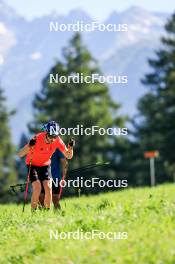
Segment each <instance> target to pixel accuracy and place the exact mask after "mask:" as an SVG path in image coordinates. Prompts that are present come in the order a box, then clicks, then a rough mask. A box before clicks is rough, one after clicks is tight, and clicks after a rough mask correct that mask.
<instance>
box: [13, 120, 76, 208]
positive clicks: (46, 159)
mask: <svg viewBox="0 0 175 264" xmlns="http://www.w3.org/2000/svg"><path fill="white" fill-rule="evenodd" d="M74 144H75V141H74V140H71V142H69V143H68V147H66V145H65V144H64V142H63V141H62V139H61V138H60V137H59V125H58V124H57V123H56V122H55V121H50V122H48V123H47V124H45V125H44V131H43V132H41V133H38V134H37V135H35V136H34V137H33V138H32V139H31V140H30V141H29V143H28V144H26V145H25V146H24V147H23V148H22V149H21V150H20V151H19V153H18V156H19V157H21V158H22V157H24V156H26V165H27V168H28V173H29V177H30V181H31V183H32V198H31V209H32V211H34V210H36V209H37V207H38V202H39V196H40V193H41V187H42V186H41V183H42V185H43V187H44V191H45V198H44V207H45V208H46V209H50V205H51V200H52V180H51V169H50V164H51V157H52V155H53V153H54V152H55V150H56V149H59V150H60V151H61V152H62V153H63V154H64V156H65V157H66V158H67V159H72V157H73V146H74Z"/></svg>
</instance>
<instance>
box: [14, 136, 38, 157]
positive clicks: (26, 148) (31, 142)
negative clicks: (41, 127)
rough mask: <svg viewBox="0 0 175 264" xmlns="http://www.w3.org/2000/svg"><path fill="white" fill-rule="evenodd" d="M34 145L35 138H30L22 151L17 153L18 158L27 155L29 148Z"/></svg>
mask: <svg viewBox="0 0 175 264" xmlns="http://www.w3.org/2000/svg"><path fill="white" fill-rule="evenodd" d="M35 144H36V137H34V138H32V139H31V140H30V141H29V143H28V144H26V145H25V146H24V147H23V148H22V149H20V150H19V152H18V154H17V155H18V157H20V158H23V157H24V156H26V155H27V154H28V153H29V150H30V147H33V146H34V145H35Z"/></svg>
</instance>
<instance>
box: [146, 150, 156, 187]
mask: <svg viewBox="0 0 175 264" xmlns="http://www.w3.org/2000/svg"><path fill="white" fill-rule="evenodd" d="M158 156H159V152H158V151H157V150H153V151H146V152H145V153H144V157H145V159H149V160H150V179H151V187H153V186H155V184H156V177H155V158H157V157H158Z"/></svg>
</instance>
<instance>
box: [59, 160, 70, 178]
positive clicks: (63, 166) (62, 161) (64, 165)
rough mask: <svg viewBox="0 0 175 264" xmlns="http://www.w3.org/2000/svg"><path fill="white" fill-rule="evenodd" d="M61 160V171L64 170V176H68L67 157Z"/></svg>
mask: <svg viewBox="0 0 175 264" xmlns="http://www.w3.org/2000/svg"><path fill="white" fill-rule="evenodd" d="M60 162H61V171H62V172H63V175H64V177H66V174H67V169H68V162H67V160H66V158H61V159H60Z"/></svg>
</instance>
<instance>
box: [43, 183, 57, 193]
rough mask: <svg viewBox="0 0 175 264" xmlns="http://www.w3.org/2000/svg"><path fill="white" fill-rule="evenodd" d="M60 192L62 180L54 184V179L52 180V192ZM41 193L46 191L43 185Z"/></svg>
mask: <svg viewBox="0 0 175 264" xmlns="http://www.w3.org/2000/svg"><path fill="white" fill-rule="evenodd" d="M57 183H58V184H57ZM59 192H60V182H55V184H54V181H52V194H59ZM41 193H44V187H43V185H42V189H41Z"/></svg>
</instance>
